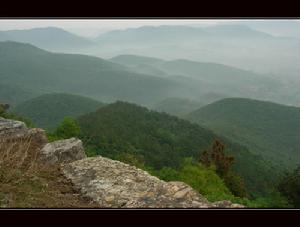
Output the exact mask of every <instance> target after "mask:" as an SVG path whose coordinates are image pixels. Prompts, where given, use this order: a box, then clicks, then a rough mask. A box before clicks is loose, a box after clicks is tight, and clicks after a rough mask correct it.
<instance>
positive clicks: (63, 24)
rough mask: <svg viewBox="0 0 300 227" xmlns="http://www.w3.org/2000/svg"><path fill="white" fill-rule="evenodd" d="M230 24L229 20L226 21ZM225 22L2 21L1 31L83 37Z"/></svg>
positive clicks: (204, 20) (0, 24)
mask: <svg viewBox="0 0 300 227" xmlns="http://www.w3.org/2000/svg"><path fill="white" fill-rule="evenodd" d="M226 21H227V22H228V20H226ZM223 22H224V20H216V19H215V20H206V19H198V20H190V19H185V20H182V19H181V20H159V19H156V20H153V19H152V20H150V19H149V20H145V19H143V20H142V19H140V20H136V19H122V20H120V19H98V20H97V19H96V20H91V19H85V20H83V19H81V20H74V19H70V20H61V19H54V20H53V19H52V20H36V19H34V20H24V19H22V20H0V30H2V31H3V30H13V29H30V28H35V27H48V26H53V27H59V28H63V29H65V30H67V31H70V32H73V33H75V34H78V35H82V36H96V35H98V34H100V33H103V32H107V31H109V30H114V29H125V28H130V27H133V28H134V27H140V26H144V25H154V26H158V25H193V26H197V25H203V26H207V25H214V24H220V23H223Z"/></svg>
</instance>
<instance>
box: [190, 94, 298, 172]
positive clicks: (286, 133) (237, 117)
mask: <svg viewBox="0 0 300 227" xmlns="http://www.w3.org/2000/svg"><path fill="white" fill-rule="evenodd" d="M186 118H187V119H189V120H191V121H193V122H196V123H199V124H200V125H202V126H205V127H208V128H210V129H212V130H214V131H215V132H217V133H219V134H222V135H226V137H228V138H229V139H231V140H232V141H235V142H237V143H239V144H242V145H244V146H246V147H248V149H249V150H251V151H252V152H254V153H256V154H259V155H262V156H263V157H264V158H265V160H269V161H271V162H273V163H274V164H277V167H279V168H293V167H295V166H296V165H298V164H299V162H300V152H299V149H300V145H299V133H300V108H298V107H292V106H284V105H279V104H276V103H271V102H264V101H258V100H251V99H242V98H228V99H224V100H221V101H217V102H215V103H212V104H209V105H207V106H204V107H202V108H200V109H198V110H196V111H194V112H192V113H190V114H189V115H187V117H186Z"/></svg>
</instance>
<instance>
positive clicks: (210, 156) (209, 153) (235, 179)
mask: <svg viewBox="0 0 300 227" xmlns="http://www.w3.org/2000/svg"><path fill="white" fill-rule="evenodd" d="M199 162H200V163H201V164H203V165H204V166H205V167H207V168H208V167H210V166H212V165H213V166H215V169H216V173H217V174H218V175H219V176H220V177H221V178H222V179H223V180H224V182H225V184H226V186H227V187H228V188H229V189H230V190H231V192H232V193H233V194H234V195H235V196H239V197H247V196H248V195H247V191H246V187H245V183H244V180H243V178H242V177H241V176H239V175H238V174H236V173H235V172H234V171H232V166H233V164H234V157H233V156H229V155H226V154H225V145H224V144H223V143H222V142H220V141H218V140H215V141H214V143H213V145H212V148H211V150H205V151H204V152H202V153H201V154H200V158H199Z"/></svg>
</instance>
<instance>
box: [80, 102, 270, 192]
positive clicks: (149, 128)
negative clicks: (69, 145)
mask: <svg viewBox="0 0 300 227" xmlns="http://www.w3.org/2000/svg"><path fill="white" fill-rule="evenodd" d="M78 123H79V125H80V127H81V130H82V134H81V139H82V140H83V142H84V145H85V147H93V149H95V152H96V153H97V154H99V155H102V156H105V157H109V158H115V157H116V156H117V155H118V154H120V153H122V152H125V153H132V154H139V155H142V156H143V157H144V161H145V166H147V167H151V168H153V169H154V170H160V169H161V168H163V167H170V168H173V169H178V168H179V167H180V165H181V163H182V159H183V158H185V157H193V158H195V159H197V158H198V156H199V150H200V151H204V150H207V149H208V148H209V147H210V146H211V144H212V142H213V141H214V140H215V139H221V140H222V141H223V142H224V143H226V145H227V150H226V151H227V152H228V154H230V155H233V156H234V157H236V162H235V164H234V166H233V169H234V170H235V171H236V172H238V173H239V175H241V177H243V178H244V179H245V183H246V187H247V189H248V191H249V192H251V195H252V194H254V193H257V194H258V195H261V194H263V193H264V192H265V191H266V189H267V188H269V187H270V184H268V179H269V178H270V177H269V175H270V174H269V172H268V169H265V163H262V162H261V158H260V157H257V156H254V155H252V154H251V153H250V152H249V151H248V150H247V149H246V148H245V147H242V146H240V145H238V144H235V143H232V142H230V141H228V140H227V139H225V138H222V137H220V136H218V135H216V134H214V133H213V132H211V131H210V130H207V129H204V128H202V127H200V126H198V125H196V124H191V123H190V122H188V121H185V120H182V119H179V118H177V117H174V116H170V115H168V114H165V113H158V112H155V111H150V110H148V109H146V108H144V107H141V106H138V105H135V104H129V103H126V102H116V103H113V104H110V105H106V106H104V107H102V108H100V109H98V110H97V111H96V112H93V113H89V114H86V115H83V116H80V117H79V118H78Z"/></svg>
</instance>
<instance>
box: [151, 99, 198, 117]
mask: <svg viewBox="0 0 300 227" xmlns="http://www.w3.org/2000/svg"><path fill="white" fill-rule="evenodd" d="M201 106H204V104H203V103H201V102H197V101H195V100H190V99H183V98H175V97H174V98H166V99H164V100H162V101H161V102H158V103H156V104H155V105H153V107H152V109H153V110H156V111H158V112H165V113H168V114H170V115H175V116H178V117H182V116H184V115H186V114H188V113H190V112H192V111H194V110H197V109H199V108H200V107H201Z"/></svg>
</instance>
